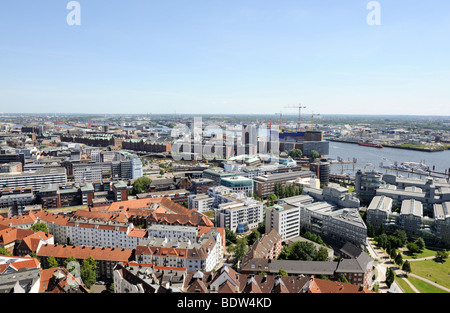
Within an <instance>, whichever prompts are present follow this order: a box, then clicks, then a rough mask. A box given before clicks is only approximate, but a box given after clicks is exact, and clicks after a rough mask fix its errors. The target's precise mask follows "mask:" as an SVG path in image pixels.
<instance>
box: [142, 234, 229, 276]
mask: <svg viewBox="0 0 450 313" xmlns="http://www.w3.org/2000/svg"><path fill="white" fill-rule="evenodd" d="M224 236H225V232H224V230H223V229H219V228H213V227H211V228H209V227H208V228H207V231H205V232H203V233H202V234H201V235H200V236H199V237H198V238H197V239H196V240H195V241H191V240H190V239H189V238H187V237H178V238H174V237H173V238H172V239H169V238H168V237H164V238H162V237H161V238H159V237H152V238H148V239H147V240H144V241H141V242H140V244H139V245H138V246H137V247H136V261H137V262H138V263H143V264H152V265H153V266H164V267H176V268H185V269H189V270H206V271H211V270H214V269H215V268H217V266H218V265H219V264H220V262H221V260H222V257H223V253H224Z"/></svg>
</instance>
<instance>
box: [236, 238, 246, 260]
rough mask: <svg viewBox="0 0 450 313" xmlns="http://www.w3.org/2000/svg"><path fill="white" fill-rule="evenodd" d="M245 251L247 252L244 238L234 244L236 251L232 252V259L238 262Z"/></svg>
mask: <svg viewBox="0 0 450 313" xmlns="http://www.w3.org/2000/svg"><path fill="white" fill-rule="evenodd" d="M247 250H248V246H247V238H245V237H242V238H239V239H238V240H237V242H236V251H235V252H234V257H235V259H236V261H240V260H241V259H242V258H243V257H244V256H245V254H246V253H247Z"/></svg>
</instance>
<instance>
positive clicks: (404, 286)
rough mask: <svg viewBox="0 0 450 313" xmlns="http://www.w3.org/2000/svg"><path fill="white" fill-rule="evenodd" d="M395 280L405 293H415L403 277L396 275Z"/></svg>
mask: <svg viewBox="0 0 450 313" xmlns="http://www.w3.org/2000/svg"><path fill="white" fill-rule="evenodd" d="M395 281H396V282H397V284H398V285H399V286H400V287H401V288H402V289H403V291H404V292H405V293H415V291H414V290H412V288H411V287H410V286H409V284H408V283H407V282H406V281H405V280H404V279H402V278H400V277H397V276H396V277H395Z"/></svg>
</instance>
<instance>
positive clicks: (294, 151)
mask: <svg viewBox="0 0 450 313" xmlns="http://www.w3.org/2000/svg"><path fill="white" fill-rule="evenodd" d="M288 155H289V156H290V157H291V158H301V157H302V156H303V152H302V150H300V149H292V150H290V151H289V152H288Z"/></svg>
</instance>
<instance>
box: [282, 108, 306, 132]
mask: <svg viewBox="0 0 450 313" xmlns="http://www.w3.org/2000/svg"><path fill="white" fill-rule="evenodd" d="M285 108H291V109H296V108H298V125H297V131H300V128H301V113H302V109H304V108H306V106H302V105H301V103H300V104H299V105H298V106H295V105H293V106H286V107H285Z"/></svg>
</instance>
